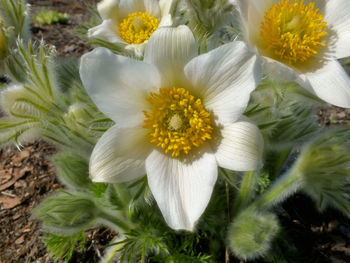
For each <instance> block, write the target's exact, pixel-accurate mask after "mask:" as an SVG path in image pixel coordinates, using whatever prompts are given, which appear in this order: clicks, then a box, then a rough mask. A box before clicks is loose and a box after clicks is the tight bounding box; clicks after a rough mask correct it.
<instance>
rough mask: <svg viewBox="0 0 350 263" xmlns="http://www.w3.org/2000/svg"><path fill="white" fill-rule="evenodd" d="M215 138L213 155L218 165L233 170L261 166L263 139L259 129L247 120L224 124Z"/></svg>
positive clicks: (251, 168)
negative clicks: (217, 137)
mask: <svg viewBox="0 0 350 263" xmlns="http://www.w3.org/2000/svg"><path fill="white" fill-rule="evenodd" d="M220 133H221V136H220V137H221V138H219V139H217V140H216V141H215V142H216V145H215V144H212V148H213V149H215V150H216V151H215V157H216V160H217V162H218V165H219V166H220V167H223V168H226V169H230V170H234V171H253V170H257V169H259V168H261V166H262V153H263V147H264V141H263V138H262V135H261V133H260V130H259V129H258V127H257V126H255V125H254V124H252V123H250V122H247V121H243V120H241V121H238V122H236V123H233V124H230V125H227V126H224V127H223V128H222V129H221V131H220Z"/></svg>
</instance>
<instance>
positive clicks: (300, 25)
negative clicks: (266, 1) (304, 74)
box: [260, 0, 327, 64]
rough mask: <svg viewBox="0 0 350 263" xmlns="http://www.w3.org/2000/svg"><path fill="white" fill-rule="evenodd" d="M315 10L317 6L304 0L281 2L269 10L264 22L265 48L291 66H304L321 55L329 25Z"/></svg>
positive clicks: (263, 45) (263, 38)
mask: <svg viewBox="0 0 350 263" xmlns="http://www.w3.org/2000/svg"><path fill="white" fill-rule="evenodd" d="M318 11H319V10H318V9H315V3H314V2H310V3H309V5H305V4H304V1H303V0H281V1H279V2H278V3H277V4H272V7H271V8H270V9H268V10H266V11H265V19H264V22H262V23H261V27H260V36H261V39H262V43H261V45H262V47H263V48H267V49H268V50H269V51H272V53H273V55H274V56H276V58H277V59H280V60H282V61H283V62H287V63H289V64H297V63H302V62H305V61H306V60H308V59H309V58H310V57H312V56H314V55H315V54H317V53H318V50H319V48H320V47H321V46H325V44H324V43H322V42H321V41H322V38H323V37H324V36H325V35H326V31H325V28H326V25H327V23H326V22H324V21H323V15H322V14H319V13H318Z"/></svg>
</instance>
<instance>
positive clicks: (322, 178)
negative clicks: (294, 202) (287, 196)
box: [293, 129, 350, 216]
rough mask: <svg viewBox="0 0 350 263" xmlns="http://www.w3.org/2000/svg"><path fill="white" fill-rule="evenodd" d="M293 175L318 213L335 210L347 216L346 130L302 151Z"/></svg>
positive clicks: (349, 168) (349, 159)
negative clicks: (329, 207)
mask: <svg viewBox="0 0 350 263" xmlns="http://www.w3.org/2000/svg"><path fill="white" fill-rule="evenodd" d="M293 172H295V173H298V175H299V176H300V177H301V179H302V182H303V191H304V192H305V193H306V194H308V195H309V196H310V197H311V198H313V199H314V200H315V201H316V204H317V206H318V209H319V210H321V211H322V210H323V209H325V208H326V207H327V206H329V205H330V206H334V207H336V208H337V209H339V210H340V211H342V212H343V213H345V214H346V215H347V216H350V194H349V193H350V134H349V130H348V129H340V130H333V131H329V132H327V133H325V134H322V135H320V136H318V137H317V138H315V139H314V140H313V141H312V142H311V143H310V144H309V145H308V146H307V147H305V148H304V150H303V151H302V153H301V155H300V157H299V158H298V160H297V162H296V164H295V165H294V167H293Z"/></svg>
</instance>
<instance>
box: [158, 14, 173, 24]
mask: <svg viewBox="0 0 350 263" xmlns="http://www.w3.org/2000/svg"><path fill="white" fill-rule="evenodd" d="M172 24H173V20H172V19H171V15H170V14H168V15H165V16H163V17H162V20H161V21H160V23H159V27H163V26H171V25H172Z"/></svg>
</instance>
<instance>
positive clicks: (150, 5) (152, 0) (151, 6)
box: [143, 0, 161, 19]
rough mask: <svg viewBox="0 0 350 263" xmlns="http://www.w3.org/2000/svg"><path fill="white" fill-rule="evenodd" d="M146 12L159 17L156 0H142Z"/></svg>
mask: <svg viewBox="0 0 350 263" xmlns="http://www.w3.org/2000/svg"><path fill="white" fill-rule="evenodd" d="M143 1H144V5H145V9H146V12H147V13H148V14H150V15H151V16H154V17H156V18H158V19H160V17H161V10H160V7H159V2H158V1H157V0H143Z"/></svg>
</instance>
